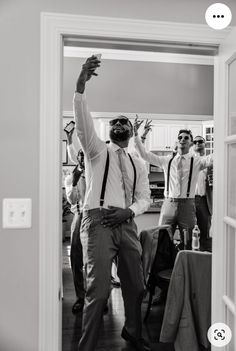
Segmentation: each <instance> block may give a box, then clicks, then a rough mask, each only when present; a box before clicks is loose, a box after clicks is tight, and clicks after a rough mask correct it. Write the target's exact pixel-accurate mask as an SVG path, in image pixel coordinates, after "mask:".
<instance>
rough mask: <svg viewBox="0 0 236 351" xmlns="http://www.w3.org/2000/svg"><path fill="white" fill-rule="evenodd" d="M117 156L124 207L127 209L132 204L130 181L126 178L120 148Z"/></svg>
mask: <svg viewBox="0 0 236 351" xmlns="http://www.w3.org/2000/svg"><path fill="white" fill-rule="evenodd" d="M116 152H117V154H118V160H119V164H120V170H121V174H122V183H123V189H124V193H125V205H126V207H129V206H130V205H131V204H132V183H131V180H130V178H129V176H128V173H127V169H126V165H125V157H126V155H125V151H124V150H123V149H122V148H120V149H118V150H117V151H116Z"/></svg>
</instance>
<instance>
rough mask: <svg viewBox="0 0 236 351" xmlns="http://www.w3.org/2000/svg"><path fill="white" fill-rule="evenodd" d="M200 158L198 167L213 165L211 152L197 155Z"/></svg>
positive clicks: (203, 167)
mask: <svg viewBox="0 0 236 351" xmlns="http://www.w3.org/2000/svg"><path fill="white" fill-rule="evenodd" d="M199 159H200V169H201V170H202V169H205V168H209V167H213V154H210V155H208V156H202V157H199Z"/></svg>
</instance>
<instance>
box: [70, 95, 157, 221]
mask: <svg viewBox="0 0 236 351" xmlns="http://www.w3.org/2000/svg"><path fill="white" fill-rule="evenodd" d="M74 117H75V123H76V124H75V126H76V132H77V135H78V138H79V140H80V143H81V145H82V149H83V151H84V155H85V178H86V195H85V201H84V209H85V210H87V209H93V208H99V207H100V195H101V189H102V181H103V176H104V170H105V164H106V158H107V150H109V156H110V164H109V171H108V177H107V184H106V191H105V199H104V205H103V207H104V208H109V206H116V207H120V208H125V207H126V206H125V192H124V186H123V179H122V173H121V170H120V165H119V160H118V154H117V153H116V150H118V149H119V146H118V145H116V144H114V143H110V144H109V145H107V144H106V143H105V142H104V141H102V140H101V139H100V138H99V137H98V135H97V134H96V131H95V128H94V125H93V120H92V117H91V114H90V112H89V110H88V106H87V102H86V98H85V94H79V93H75V95H74ZM124 150H125V154H126V161H125V162H126V169H127V172H128V175H129V177H130V179H131V180H132V182H133V180H134V170H133V166H132V164H131V161H130V158H129V156H128V155H127V149H124ZM132 159H133V162H134V164H135V168H136V174H137V178H136V188H135V194H134V203H133V204H132V205H131V206H129V208H130V209H131V210H132V211H133V212H134V213H135V215H139V214H141V213H143V212H145V211H146V210H147V209H148V208H149V206H150V202H151V200H150V189H149V181H148V174H147V170H146V168H145V166H144V165H143V163H142V162H141V161H140V160H139V159H138V158H137V157H134V156H132Z"/></svg>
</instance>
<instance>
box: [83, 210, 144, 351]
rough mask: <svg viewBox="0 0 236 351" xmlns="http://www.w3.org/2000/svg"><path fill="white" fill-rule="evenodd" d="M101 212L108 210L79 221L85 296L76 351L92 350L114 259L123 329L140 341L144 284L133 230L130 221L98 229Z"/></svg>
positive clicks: (91, 211) (91, 212) (139, 246)
mask: <svg viewBox="0 0 236 351" xmlns="http://www.w3.org/2000/svg"><path fill="white" fill-rule="evenodd" d="M104 211H109V210H106V209H101V210H100V209H92V210H88V211H86V212H85V213H84V214H83V219H82V225H81V232H80V239H81V243H82V246H83V261H84V266H85V273H86V274H85V275H86V295H85V306H84V310H83V321H82V336H81V339H80V342H79V351H93V350H95V347H96V344H97V340H98V336H99V329H100V325H101V321H102V317H103V310H104V307H105V304H106V301H107V299H108V296H109V289H110V280H111V264H112V260H113V259H114V258H115V257H116V256H117V257H118V271H117V273H118V276H119V278H120V282H121V290H122V296H123V300H124V308H125V328H126V329H127V331H128V332H129V333H130V334H131V335H132V336H134V337H135V338H140V337H141V330H142V318H141V303H142V299H143V294H144V280H143V269H142V262H141V252H142V249H141V244H140V242H139V239H138V237H137V227H136V224H135V222H134V221H133V220H131V221H130V222H129V223H127V222H124V223H122V224H120V225H119V226H118V227H117V228H115V229H113V230H112V229H111V228H109V227H104V226H103V225H101V221H102V215H103V213H104Z"/></svg>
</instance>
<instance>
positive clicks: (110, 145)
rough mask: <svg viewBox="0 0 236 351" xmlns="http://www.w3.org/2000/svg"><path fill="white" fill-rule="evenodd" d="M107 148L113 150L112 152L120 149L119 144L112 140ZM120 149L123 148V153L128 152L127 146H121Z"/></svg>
mask: <svg viewBox="0 0 236 351" xmlns="http://www.w3.org/2000/svg"><path fill="white" fill-rule="evenodd" d="M109 148H110V149H111V150H112V151H114V152H115V151H117V150H119V149H120V147H119V145H117V144H115V143H112V142H110V144H109ZM122 149H123V150H124V152H125V154H126V155H127V154H128V148H127V147H123V148H122Z"/></svg>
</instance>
